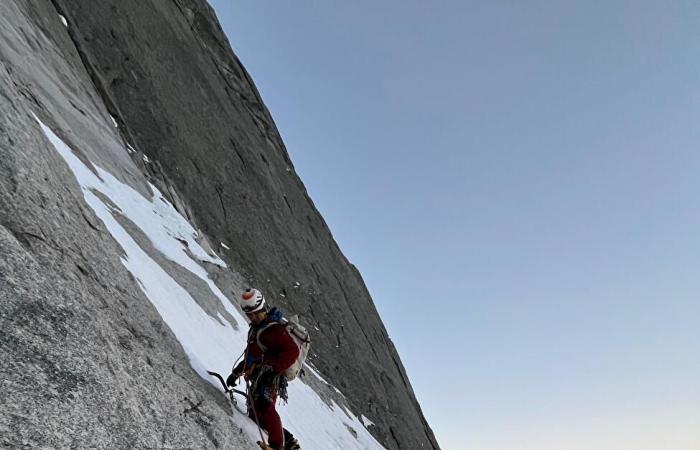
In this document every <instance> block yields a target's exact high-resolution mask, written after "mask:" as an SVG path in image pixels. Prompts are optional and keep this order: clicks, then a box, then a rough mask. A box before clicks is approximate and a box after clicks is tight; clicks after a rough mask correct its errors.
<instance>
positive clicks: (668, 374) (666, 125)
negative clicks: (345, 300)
mask: <svg viewBox="0 0 700 450" xmlns="http://www.w3.org/2000/svg"><path fill="white" fill-rule="evenodd" d="M211 3H212V5H213V6H214V7H215V9H216V12H217V14H218V16H219V19H220V21H221V23H222V26H223V28H224V30H225V32H226V33H227V35H228V37H229V39H230V41H231V44H232V46H233V48H234V51H235V52H236V53H237V55H238V56H239V57H240V59H241V60H242V62H243V64H244V65H245V66H246V68H247V69H248V71H249V72H250V73H251V75H252V77H253V79H254V80H255V83H256V85H257V87H258V89H259V90H260V92H261V95H262V97H263V99H264V101H265V103H266V104H267V106H268V108H269V109H270V111H271V113H272V116H273V117H274V119H275V121H276V123H277V126H278V128H279V129H280V132H281V134H282V137H283V139H284V141H285V143H286V146H287V149H288V151H289V153H290V156H291V158H292V161H293V162H294V165H295V167H296V170H297V172H298V173H299V174H300V176H301V178H302V180H303V181H304V183H305V185H306V187H307V189H308V191H309V193H310V195H311V197H312V199H313V200H314V202H315V204H316V206H317V207H318V209H319V210H320V212H321V213H322V214H323V216H324V217H325V219H326V221H327V222H328V224H329V226H330V228H331V230H332V232H333V235H334V237H335V238H336V240H337V241H338V243H339V245H340V247H341V249H342V250H343V252H344V253H345V254H346V256H347V257H348V258H349V259H350V261H352V262H353V263H354V264H355V265H356V266H357V267H358V268H359V270H360V271H361V273H362V275H363V277H364V279H365V282H366V283H367V285H368V288H369V290H370V292H371V293H372V295H373V298H374V301H375V303H376V305H377V308H378V309H379V311H380V313H381V315H382V319H383V320H384V323H385V324H386V326H387V329H388V331H389V334H390V336H391V338H392V340H393V341H394V343H395V344H396V346H397V348H398V350H399V353H400V355H401V358H402V361H403V363H404V365H405V366H406V368H407V371H408V374H409V376H410V378H411V382H412V384H413V387H414V390H415V391H416V395H417V397H418V399H419V401H420V403H421V405H422V407H423V411H424V413H425V415H426V417H427V419H428V421H429V422H430V424H431V426H432V428H433V430H434V431H435V433H436V435H437V438H438V440H439V442H440V444H441V446H442V447H443V449H445V450H451V449H473V450H506V449H508V450H516V449H517V450H550V449H551V450H578V449H580V450H627V449H629V450H666V449H668V450H698V449H700V357H699V355H700V331H699V329H700V327H699V325H700V302H699V300H700V299H699V298H698V297H699V293H700V239H698V230H700V195H699V194H700V177H699V174H700V151H698V150H699V149H698V147H699V145H700V127H699V126H698V125H699V124H700V57H699V55H700V31H698V30H700V26H699V25H700V3H698V2H694V1H673V2H661V1H655V2H651V1H644V0H639V1H605V2H599V1H576V2H572V1H566V0H564V1H556V2H555V1H551V2H542V1H530V2H515V1H484V2H473V1H466V2H465V1H444V2H439V4H438V2H423V1H413V0H406V1H387V2H370V1H365V0H358V1H353V2H335V1H333V2H327V1H326V2H322V1H295V2H291V1H287V2H280V1H274V2H273V1H269V0H262V1H261V0H255V1H253V0H245V1H242V0H235V1H231V0H214V1H211ZM370 419H371V418H370Z"/></svg>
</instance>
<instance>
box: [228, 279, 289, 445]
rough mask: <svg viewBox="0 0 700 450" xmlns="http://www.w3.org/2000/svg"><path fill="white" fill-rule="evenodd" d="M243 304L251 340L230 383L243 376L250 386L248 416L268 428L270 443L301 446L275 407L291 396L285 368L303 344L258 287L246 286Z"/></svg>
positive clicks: (232, 374) (232, 372) (234, 382)
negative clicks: (297, 340)
mask: <svg viewBox="0 0 700 450" xmlns="http://www.w3.org/2000/svg"><path fill="white" fill-rule="evenodd" d="M239 303H240V306H241V309H243V312H245V314H246V316H247V317H248V320H250V330H249V331H248V344H247V346H246V349H245V352H244V357H243V361H241V362H240V363H239V364H238V365H236V366H235V367H234V368H233V370H232V371H231V375H229V376H228V378H227V379H226V384H227V385H229V386H231V387H233V386H235V385H236V382H237V380H238V378H239V377H240V376H243V377H244V378H245V380H246V385H247V386H248V416H249V417H250V418H251V419H253V420H254V421H255V422H256V423H257V424H258V425H259V426H260V427H261V428H262V429H264V430H265V431H267V434H268V439H269V447H265V444H264V443H260V446H261V447H262V448H271V449H273V450H297V449H300V448H301V447H299V443H298V442H297V440H296V439H295V438H294V436H293V435H292V433H290V432H289V431H287V430H286V429H284V428H282V421H281V420H280V416H279V414H278V413H277V411H276V410H275V402H276V401H277V397H278V396H279V397H281V398H283V399H284V400H287V378H286V377H285V376H284V373H285V371H286V370H287V369H288V368H290V367H291V366H292V365H293V364H294V363H295V362H296V361H297V358H298V357H299V347H298V346H297V344H296V343H295V342H294V340H293V339H292V337H291V336H290V335H289V333H288V332H287V330H286V327H285V322H283V318H282V312H281V311H280V310H278V309H277V308H271V309H268V307H267V305H266V304H265V298H264V297H263V295H262V293H261V292H260V291H258V290H257V289H246V290H245V292H243V294H242V295H241V298H240V301H239Z"/></svg>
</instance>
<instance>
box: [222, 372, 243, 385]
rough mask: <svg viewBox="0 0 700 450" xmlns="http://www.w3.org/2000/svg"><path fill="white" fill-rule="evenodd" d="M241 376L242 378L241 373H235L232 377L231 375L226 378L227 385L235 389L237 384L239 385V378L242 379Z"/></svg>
mask: <svg viewBox="0 0 700 450" xmlns="http://www.w3.org/2000/svg"><path fill="white" fill-rule="evenodd" d="M240 376H241V374H239V373H235V372H233V373H231V375H229V376H228V378H226V385H227V386H228V387H234V386H235V385H236V383H238V377H240Z"/></svg>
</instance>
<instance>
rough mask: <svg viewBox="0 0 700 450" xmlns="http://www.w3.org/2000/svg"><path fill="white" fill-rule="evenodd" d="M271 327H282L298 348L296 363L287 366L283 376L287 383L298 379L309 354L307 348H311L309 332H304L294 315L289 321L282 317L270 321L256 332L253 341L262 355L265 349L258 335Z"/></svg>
mask: <svg viewBox="0 0 700 450" xmlns="http://www.w3.org/2000/svg"><path fill="white" fill-rule="evenodd" d="M272 325H282V326H284V328H285V330H287V333H289V336H291V338H292V340H293V341H294V343H295V344H296V345H297V347H299V356H297V359H296V361H294V364H292V365H291V366H289V368H288V369H287V370H285V371H284V374H283V375H284V377H285V378H286V379H287V381H291V380H293V379H295V378H296V377H298V376H299V374H302V373H303V370H304V361H306V355H308V354H309V347H310V346H311V339H310V338H309V332H308V331H306V328H304V326H303V325H302V324H301V323H299V316H298V315H296V314H295V315H293V316H292V317H290V318H289V319H286V318H284V317H283V318H282V319H281V320H279V321H272V322H270V323H268V324H266V325H265V326H263V327H261V328H260V329H259V330H257V334H256V336H255V339H256V340H257V343H258V347H260V350H262V351H263V353H265V350H266V348H265V346H264V345H263V344H262V342H260V335H261V334H262V332H263V331H265V330H266V329H268V328H270V327H271V326H272Z"/></svg>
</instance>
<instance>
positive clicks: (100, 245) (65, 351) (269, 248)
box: [0, 0, 438, 449]
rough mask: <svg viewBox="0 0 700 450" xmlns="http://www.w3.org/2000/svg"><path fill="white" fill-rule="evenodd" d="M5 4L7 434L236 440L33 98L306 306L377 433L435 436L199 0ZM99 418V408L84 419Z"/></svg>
mask: <svg viewBox="0 0 700 450" xmlns="http://www.w3.org/2000/svg"><path fill="white" fill-rule="evenodd" d="M0 10H1V11H0V36H2V39H3V42H2V43H1V44H0V57H1V58H2V67H1V68H0V69H1V70H0V98H1V99H2V103H1V104H0V114H1V115H0V173H2V179H0V214H1V216H0V255H1V259H0V269H2V270H1V271H0V299H1V301H2V304H0V308H2V324H1V325H2V327H1V329H0V333H2V338H1V340H0V341H1V342H0V345H1V346H2V350H3V353H4V354H3V355H2V358H3V359H4V360H6V361H10V364H9V365H8V366H7V367H5V366H3V368H2V369H0V371H1V372H2V376H3V380H6V381H4V385H3V386H4V388H3V390H4V391H6V393H4V395H5V397H6V398H5V400H4V403H7V406H8V407H9V408H10V409H9V414H7V415H6V416H5V417H6V418H3V419H0V431H2V433H1V434H2V438H0V439H4V440H5V441H0V443H2V444H5V445H11V446H19V445H21V444H24V443H25V442H26V443H27V445H34V444H42V445H54V446H59V447H60V446H64V445H65V444H66V442H68V440H67V439H68V437H66V438H65V439H66V440H63V441H62V440H61V437H60V436H61V435H62V434H61V432H59V431H57V434H56V435H55V436H58V437H56V438H55V440H54V441H45V440H42V437H41V436H39V435H38V433H39V434H40V433H41V428H40V425H43V426H46V425H47V424H50V426H51V427H54V428H55V429H56V430H61V429H63V430H66V431H65V432H64V434H65V435H66V436H68V435H69V434H71V431H73V432H74V433H80V430H81V429H82V430H90V435H86V436H85V437H84V440H83V441H80V440H78V441H74V442H77V443H78V445H79V446H85V447H89V446H99V445H103V446H105V447H110V446H117V445H124V443H129V444H133V447H134V448H139V447H148V446H151V447H154V448H160V446H167V445H169V444H171V443H174V442H177V446H178V448H180V447H182V446H184V447H188V446H189V447H194V448H205V447H211V446H212V445H213V446H220V445H224V444H223V443H229V444H231V443H236V442H238V441H237V440H240V437H239V436H237V433H238V430H236V429H233V428H232V427H231V424H230V422H229V421H228V416H227V414H226V411H227V410H226V405H225V402H223V401H218V402H216V401H215V402H210V401H208V402H204V403H201V404H200V403H199V401H200V400H201V398H203V397H207V398H210V397H214V398H219V397H218V396H217V394H218V393H216V392H213V390H212V389H211V387H209V386H208V385H207V384H206V383H203V382H202V381H201V379H199V378H198V376H197V375H196V374H195V373H194V372H193V371H192V370H191V368H190V367H189V364H188V361H187V359H186V357H185V355H184V353H183V352H182V349H181V348H180V346H179V344H178V342H177V341H176V340H175V339H174V338H173V336H172V333H170V332H169V330H168V328H167V327H166V326H164V324H163V322H162V320H160V317H159V316H158V313H157V312H156V311H155V310H154V309H153V307H152V306H151V305H150V303H149V302H148V301H147V300H145V299H144V298H143V294H142V293H141V291H140V290H138V289H137V288H136V287H135V283H134V280H133V278H132V277H130V275H129V273H128V272H127V271H126V270H125V269H124V267H123V266H120V265H119V264H115V263H114V262H115V261H118V257H115V255H119V252H120V249H119V247H118V246H117V245H116V244H115V243H114V242H113V241H112V240H111V239H110V238H109V236H108V235H107V234H106V233H105V231H104V230H103V229H102V225H101V223H100V221H99V220H98V219H97V218H96V217H95V216H94V214H93V213H92V212H91V211H90V210H89V209H87V208H86V207H85V206H84V205H83V201H82V197H81V195H80V192H79V188H78V186H77V185H76V184H75V181H74V180H73V179H72V177H71V175H70V172H69V171H68V169H67V168H66V167H65V164H64V163H63V162H62V161H61V160H60V158H58V157H57V156H56V155H55V154H54V153H52V152H51V151H49V150H48V149H47V144H46V142H45V139H44V138H43V137H42V135H41V133H40V132H39V131H38V128H37V126H36V123H35V122H34V120H33V118H32V116H31V111H35V112H36V113H37V114H38V115H39V116H40V117H41V118H42V120H44V121H45V122H47V123H49V124H50V125H52V128H54V127H55V129H56V130H57V132H58V133H59V134H62V135H61V137H62V138H63V139H64V140H65V141H66V142H70V144H71V147H72V148H73V149H74V150H75V151H76V152H77V153H78V155H79V156H81V157H82V159H83V160H84V161H92V162H94V163H95V164H99V165H100V166H101V167H103V168H105V169H107V170H109V171H110V172H111V173H113V174H115V176H117V177H120V178H121V179H122V180H124V182H128V183H129V184H130V185H131V186H133V187H135V188H136V189H140V190H141V191H142V192H147V189H148V188H147V186H146V184H145V182H144V178H143V174H146V175H147V176H148V178H149V179H150V180H151V181H152V182H154V183H155V184H156V185H158V186H159V188H160V190H161V191H162V192H164V193H165V194H166V195H167V196H169V198H170V200H171V202H172V203H173V204H174V205H175V206H176V207H177V208H178V209H179V210H180V211H181V212H182V213H183V214H184V215H186V216H187V217H188V218H189V219H190V220H191V221H192V222H193V223H195V224H196V225H197V227H198V228H199V229H200V230H201V232H202V237H203V238H208V240H209V242H210V243H211V244H214V245H213V246H214V251H216V252H217V253H218V254H219V255H220V256H221V257H222V258H223V259H224V260H225V261H226V262H227V263H228V264H229V266H231V267H233V268H235V269H236V270H237V271H238V272H239V273H240V275H239V274H235V275H234V278H235V281H231V282H229V283H228V284H227V285H228V286H229V288H230V289H233V288H234V287H237V286H238V285H239V283H240V280H242V279H243V278H245V279H247V280H248V281H249V282H250V283H252V284H254V285H256V286H258V287H260V288H261V289H262V290H263V291H264V292H265V293H266V295H267V296H268V297H269V298H270V299H272V301H273V302H274V303H276V304H278V305H280V306H281V307H283V308H284V309H286V310H289V311H293V312H295V313H299V314H300V315H301V316H302V320H303V321H304V322H305V323H306V324H308V325H309V326H308V328H309V329H310V331H311V332H312V339H313V341H314V348H313V355H312V357H311V362H312V363H313V365H314V366H316V367H317V368H318V369H320V370H321V371H322V372H323V373H324V374H325V375H326V377H327V378H328V381H330V382H331V383H332V384H334V385H335V386H337V387H338V388H339V389H340V390H342V391H343V393H344V394H345V396H346V397H347V399H348V401H349V403H350V405H351V406H352V408H353V410H355V411H356V412H357V413H358V414H360V413H362V414H364V415H366V416H368V417H370V418H371V419H372V421H373V422H374V423H375V424H376V426H374V427H371V429H372V432H373V433H374V434H375V436H376V437H377V438H378V439H379V440H380V441H381V442H382V443H383V444H384V445H385V446H386V447H387V448H391V449H398V448H401V449H416V448H438V445H437V443H436V441H435V438H434V436H433V434H432V432H431V430H430V428H429V426H428V424H427V423H426V421H425V419H424V418H423V416H422V413H421V411H420V407H419V405H418V403H417V401H416V399H415V397H414V395H413V392H412V389H411V385H410V382H409V380H408V377H407V376H406V373H405V371H404V369H403V366H402V364H401V361H400V359H399V356H398V354H397V352H396V350H395V348H394V346H393V344H392V343H391V340H390V339H389V337H388V335H387V333H386V330H385V328H384V326H383V324H382V322H381V319H380V318H379V315H378V313H377V311H376V309H375V307H374V305H373V302H372V299H371V298H370V295H369V293H368V291H367V289H366V287H365V285H364V283H363V281H362V278H361V276H360V274H359V272H358V271H357V269H356V268H355V267H354V266H353V265H352V264H350V263H349V262H348V261H347V259H346V258H345V257H344V256H343V254H342V253H341V251H340V250H339V248H338V246H337V244H336V243H335V241H334V240H333V237H332V235H331V233H330V231H329V229H328V227H327V225H326V224H325V222H324V220H323V218H322V217H321V215H320V214H319V213H318V211H317V210H316V208H315V207H314V205H313V202H312V201H311V199H310V198H309V196H308V195H307V193H306V190H305V188H304V186H303V184H302V182H301V181H300V179H299V177H298V176H297V175H296V173H295V171H294V168H293V165H292V162H291V161H290V159H289V156H288V154H287V152H286V150H285V148H284V144H283V143H282V141H281V139H280V136H279V134H278V132H277V130H276V127H275V125H274V122H273V120H272V118H271V116H270V114H269V112H268V111H267V109H266V107H265V106H264V104H263V102H262V100H261V98H260V95H259V94H258V92H257V90H256V88H255V86H254V84H253V82H252V81H251V79H250V77H249V75H248V74H247V73H246V71H245V69H244V68H243V66H242V65H241V63H240V62H239V61H238V59H237V58H236V57H235V55H234V54H233V52H232V51H231V48H230V46H229V44H228V41H227V39H226V37H225V36H224V34H223V32H222V30H221V28H220V27H219V24H218V22H217V20H216V18H215V15H214V14H213V11H212V10H211V8H210V7H209V6H208V5H207V4H206V3H205V2H204V1H200V0H173V1H163V0H102V1H100V2H92V1H85V0H53V1H48V0H44V1H36V2H22V1H19V0H16V1H10V0H8V1H6V2H2V3H0ZM59 14H60V16H59ZM62 18H64V19H65V20H66V22H67V24H68V26H67V27H65V26H64V25H63V24H62ZM110 115H111V116H112V118H110V117H109V116H110ZM111 120H114V121H115V122H116V124H117V125H118V131H117V129H116V128H113V127H109V126H105V124H109V123H110V121H111ZM127 146H128V147H129V148H130V150H129V151H127V150H126V148H127ZM95 148H101V149H108V151H100V152H95V151H94V150H93V149H95ZM110 148H111V149H113V150H109V149H110ZM219 243H225V244H226V245H225V246H223V245H220V244H219ZM213 270H214V269H213ZM221 278H222V279H224V278H226V276H223V275H221ZM227 294H232V292H231V291H230V290H229V292H227ZM108 380H109V381H108ZM114 380H116V381H114ZM94 417H100V418H102V417H109V418H110V420H108V421H107V422H105V423H100V424H99V426H95V425H94V424H92V425H89V426H88V422H89V421H91V420H93V418H94ZM6 430H26V432H16V431H15V432H12V433H9V432H6ZM81 444H84V445H81Z"/></svg>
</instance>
